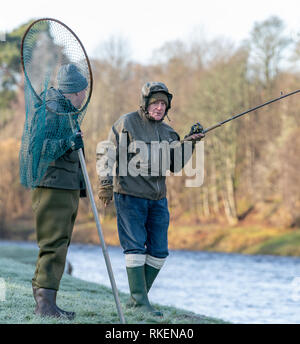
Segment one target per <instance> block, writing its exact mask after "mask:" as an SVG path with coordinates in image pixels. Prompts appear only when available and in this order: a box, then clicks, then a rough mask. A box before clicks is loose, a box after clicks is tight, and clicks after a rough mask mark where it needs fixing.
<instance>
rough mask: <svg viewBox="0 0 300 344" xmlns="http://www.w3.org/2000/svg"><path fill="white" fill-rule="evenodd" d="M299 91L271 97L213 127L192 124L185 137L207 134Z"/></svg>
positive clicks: (187, 138) (186, 138)
mask: <svg viewBox="0 0 300 344" xmlns="http://www.w3.org/2000/svg"><path fill="white" fill-rule="evenodd" d="M298 92H300V89H299V90H296V91H293V92H290V93H287V94H285V95H281V96H280V97H278V98H275V99H271V100H269V101H267V102H266V103H263V104H261V105H258V106H255V107H253V108H251V109H249V110H247V111H244V112H242V113H239V114H237V115H234V116H232V117H230V118H228V119H225V120H224V121H221V122H219V123H217V124H215V125H212V126H211V127H208V128H206V129H203V127H202V126H201V124H200V123H197V124H195V125H193V126H192V129H191V132H190V133H189V134H188V136H187V137H185V140H189V138H190V137H191V136H192V135H194V134H199V133H201V134H206V133H208V132H209V131H211V130H213V129H216V128H218V127H220V126H222V125H223V124H225V123H227V122H230V121H232V120H234V119H236V118H238V117H241V116H244V115H246V114H247V113H249V112H252V111H255V110H257V109H260V108H262V107H264V106H266V105H269V104H272V103H274V102H277V101H278V100H281V99H283V98H286V97H289V96H292V95H293V94H296V93H298Z"/></svg>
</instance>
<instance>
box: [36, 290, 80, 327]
mask: <svg viewBox="0 0 300 344" xmlns="http://www.w3.org/2000/svg"><path fill="white" fill-rule="evenodd" d="M32 290H33V297H34V300H35V302H36V308H35V314H37V315H40V316H42V317H44V316H49V317H55V318H67V319H68V320H73V319H74V318H75V315H76V314H75V312H67V311H64V310H62V309H60V308H59V307H58V306H57V305H56V294H57V291H56V290H54V289H45V288H37V287H32Z"/></svg>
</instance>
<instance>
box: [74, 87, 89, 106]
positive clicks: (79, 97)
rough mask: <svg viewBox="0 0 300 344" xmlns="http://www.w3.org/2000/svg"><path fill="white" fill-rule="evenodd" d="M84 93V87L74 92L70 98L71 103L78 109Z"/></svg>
mask: <svg viewBox="0 0 300 344" xmlns="http://www.w3.org/2000/svg"><path fill="white" fill-rule="evenodd" d="M85 95H86V89H84V90H82V91H80V92H77V93H74V97H73V99H72V104H73V105H74V106H75V107H76V108H77V109H80V108H81V106H82V103H83V101H84V99H85Z"/></svg>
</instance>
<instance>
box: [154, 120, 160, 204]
mask: <svg viewBox="0 0 300 344" xmlns="http://www.w3.org/2000/svg"><path fill="white" fill-rule="evenodd" d="M157 125H158V123H155V128H156V133H157V139H158V143H159V142H160V137H159V133H158V129H157ZM158 154H159V156H158V171H160V166H161V158H160V150H159V151H158ZM159 174H160V173H159ZM159 177H160V175H158V177H157V179H156V185H157V190H158V198H159V197H160V194H161V191H160V187H159V180H158V178H159Z"/></svg>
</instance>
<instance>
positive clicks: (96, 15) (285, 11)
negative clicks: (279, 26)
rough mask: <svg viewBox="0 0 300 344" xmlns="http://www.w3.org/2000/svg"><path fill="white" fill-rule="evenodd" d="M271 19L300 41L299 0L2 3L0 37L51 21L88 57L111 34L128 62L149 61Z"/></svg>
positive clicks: (240, 34)
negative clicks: (169, 45)
mask: <svg viewBox="0 0 300 344" xmlns="http://www.w3.org/2000/svg"><path fill="white" fill-rule="evenodd" d="M272 15H276V16H278V17H280V18H281V19H282V20H283V21H284V22H285V24H286V32H287V34H288V35H291V37H292V38H295V37H297V38H300V2H299V0H180V1H178V0H149V1H144V0H98V1H92V0H81V1H74V0H73V1H70V0H50V1H42V0H26V1H17V2H16V1H12V0H11V1H8V0H3V1H2V2H1V4H0V33H2V35H3V33H4V34H5V33H7V32H9V31H11V30H12V29H14V28H16V27H17V26H19V25H21V24H23V23H26V22H27V21H29V20H30V19H32V18H36V19H39V18H43V17H51V18H55V19H58V20H61V21H62V22H64V23H65V24H66V25H68V26H69V27H70V28H71V29H72V30H73V31H74V32H75V33H76V34H77V36H78V37H79V38H80V39H81V41H82V43H83V45H84V46H85V48H86V50H87V53H88V55H90V56H95V55H96V53H97V51H98V52H99V46H101V43H102V42H105V41H107V40H108V39H109V38H111V37H112V36H115V37H122V38H123V39H124V40H126V41H127V42H128V43H129V46H130V53H131V55H130V58H131V60H133V61H136V62H140V63H148V62H150V61H151V56H152V53H153V51H154V50H156V49H159V48H160V47H162V46H163V44H164V43H165V42H168V41H173V40H184V41H186V40H188V39H193V38H195V37H197V36H199V37H204V38H205V39H207V40H210V39H214V38H217V37H223V38H226V39H229V40H231V41H233V42H235V43H236V44H239V43H240V42H241V41H243V40H244V39H246V38H248V37H249V33H250V31H251V29H252V28H253V25H254V23H255V22H261V21H263V20H265V19H267V18H269V17H270V16H272Z"/></svg>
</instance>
